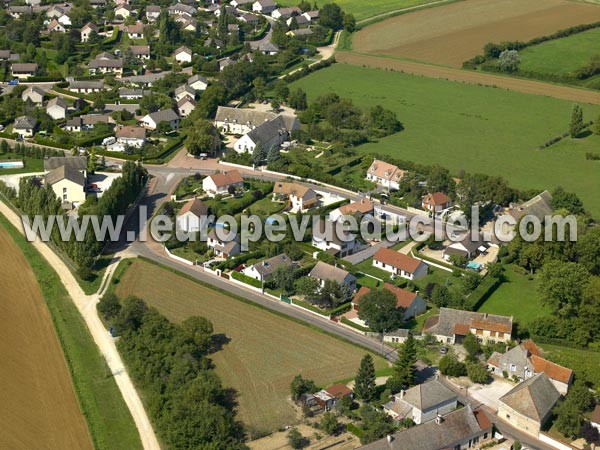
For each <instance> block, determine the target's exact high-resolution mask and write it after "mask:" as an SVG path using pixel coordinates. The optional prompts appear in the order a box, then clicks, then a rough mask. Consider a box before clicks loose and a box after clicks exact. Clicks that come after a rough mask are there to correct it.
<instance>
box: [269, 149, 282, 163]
mask: <svg viewBox="0 0 600 450" xmlns="http://www.w3.org/2000/svg"><path fill="white" fill-rule="evenodd" d="M279 158H281V154H280V152H279V147H278V146H276V145H273V146H272V147H271V148H270V149H269V151H268V152H267V165H271V164H274V163H276V162H277V161H278V160H279Z"/></svg>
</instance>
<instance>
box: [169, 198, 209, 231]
mask: <svg viewBox="0 0 600 450" xmlns="http://www.w3.org/2000/svg"><path fill="white" fill-rule="evenodd" d="M207 217H208V206H207V205H206V203H204V202H203V201H202V200H198V199H197V198H194V199H192V200H189V201H187V202H186V203H185V204H184V205H183V206H182V207H181V209H180V210H179V211H178V212H177V217H176V222H177V228H179V229H180V230H183V231H185V232H187V233H196V232H199V231H201V230H202V229H203V228H204V227H206V226H207V225H208V223H207V220H208V219H207Z"/></svg>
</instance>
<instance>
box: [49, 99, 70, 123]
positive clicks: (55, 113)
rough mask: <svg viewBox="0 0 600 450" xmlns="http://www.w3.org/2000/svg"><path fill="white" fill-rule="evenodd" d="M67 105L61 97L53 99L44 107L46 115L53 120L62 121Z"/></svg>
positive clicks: (65, 114)
mask: <svg viewBox="0 0 600 450" xmlns="http://www.w3.org/2000/svg"><path fill="white" fill-rule="evenodd" d="M68 107H69V105H68V103H67V102H66V101H65V100H64V99H63V98H62V97H54V98H53V99H51V100H49V101H48V104H47V105H46V113H47V114H48V115H49V116H50V117H52V118H53V119H54V120H59V119H64V118H65V117H66V116H67V109H68Z"/></svg>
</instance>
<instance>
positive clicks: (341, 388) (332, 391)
mask: <svg viewBox="0 0 600 450" xmlns="http://www.w3.org/2000/svg"><path fill="white" fill-rule="evenodd" d="M325 391H327V393H328V394H329V395H331V396H332V397H335V398H337V399H340V398H342V397H346V396H348V395H352V394H353V393H354V392H353V391H352V389H350V388H349V387H348V386H346V385H345V384H334V385H333V386H329V387H328V388H327V389H325Z"/></svg>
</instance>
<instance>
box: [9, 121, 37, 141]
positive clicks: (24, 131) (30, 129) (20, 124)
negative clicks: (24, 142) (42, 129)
mask: <svg viewBox="0 0 600 450" xmlns="http://www.w3.org/2000/svg"><path fill="white" fill-rule="evenodd" d="M36 127H37V120H36V119H35V117H29V116H21V117H17V118H16V119H15V124H14V126H13V133H17V134H18V135H19V136H21V137H32V136H33V135H34V134H35V130H36Z"/></svg>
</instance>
